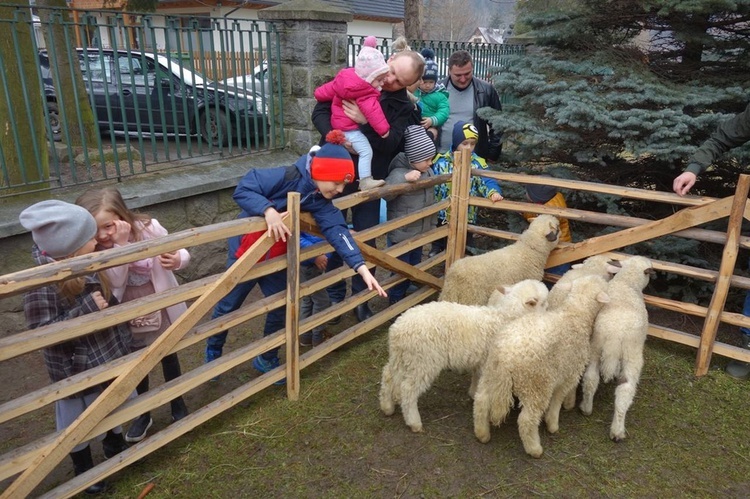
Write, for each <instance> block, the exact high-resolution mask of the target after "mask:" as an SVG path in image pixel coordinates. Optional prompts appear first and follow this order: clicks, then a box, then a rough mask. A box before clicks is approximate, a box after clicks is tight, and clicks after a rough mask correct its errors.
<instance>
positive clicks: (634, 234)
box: [547, 197, 734, 267]
mask: <svg viewBox="0 0 750 499" xmlns="http://www.w3.org/2000/svg"><path fill="white" fill-rule="evenodd" d="M733 199H734V197H728V198H724V199H721V200H718V201H714V202H711V203H707V204H705V205H702V206H692V207H690V208H685V209H683V210H680V211H678V212H677V213H675V214H674V215H671V216H668V217H666V218H663V219H661V220H656V221H654V222H650V223H647V224H644V225H641V226H639V227H633V228H630V229H624V230H621V231H618V232H615V233H613V234H607V235H604V236H598V237H592V238H591V239H588V240H586V241H583V242H579V243H575V244H571V245H570V246H565V247H563V248H558V249H557V250H556V251H555V252H554V254H552V255H550V258H549V260H547V265H548V266H550V267H554V266H555V265H560V264H561V263H563V262H572V261H574V260H578V259H580V258H582V257H583V256H584V255H586V254H589V255H590V254H599V253H604V252H606V251H611V250H614V249H617V248H624V247H626V246H631V245H633V244H636V243H640V242H642V241H647V240H649V239H654V238H656V237H659V236H666V235H668V234H672V233H674V232H677V231H679V230H683V229H686V228H688V227H694V226H696V225H700V224H704V223H706V222H711V221H713V220H716V219H718V218H722V217H726V216H727V215H729V209H730V208H731V206H732V201H733Z"/></svg>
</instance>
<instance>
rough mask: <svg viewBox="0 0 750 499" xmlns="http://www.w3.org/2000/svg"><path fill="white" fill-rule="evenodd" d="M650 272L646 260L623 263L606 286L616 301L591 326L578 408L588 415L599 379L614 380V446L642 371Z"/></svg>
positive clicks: (611, 435)
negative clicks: (592, 326)
mask: <svg viewBox="0 0 750 499" xmlns="http://www.w3.org/2000/svg"><path fill="white" fill-rule="evenodd" d="M653 272H654V270H653V268H652V265H651V261H650V260H649V259H648V258H644V257H642V256H634V257H632V258H629V259H628V260H626V261H624V262H623V263H622V269H621V270H620V271H619V272H618V273H617V275H616V276H615V277H614V278H613V279H612V281H611V282H610V283H609V290H608V293H609V295H610V296H612V297H615V299H614V300H613V301H612V302H611V303H608V304H606V305H604V307H602V309H601V311H600V312H599V316H598V317H597V318H596V321H595V322H594V334H593V336H592V337H591V355H590V359H589V365H588V367H587V368H586V372H585V374H584V375H583V383H582V384H583V400H582V401H581V404H580V406H579V408H580V409H581V412H582V413H584V414H585V415H587V416H589V415H591V411H592V409H593V402H594V394H595V393H596V389H597V387H598V386H599V377H600V376H601V378H603V379H604V381H605V382H607V381H610V380H612V379H615V378H617V388H616V389H615V414H614V417H613V419H612V426H611V427H610V430H609V438H611V439H612V440H614V441H615V442H619V441H620V440H622V439H624V438H625V435H626V432H625V414H626V413H627V412H628V409H629V408H630V405H631V404H632V403H633V397H635V391H636V388H637V387H638V380H639V379H640V376H641V369H642V368H643V344H644V343H645V342H646V335H647V332H648V312H647V311H646V303H645V301H644V299H643V288H645V287H646V285H647V284H648V281H649V278H650V276H651V274H652V273H653Z"/></svg>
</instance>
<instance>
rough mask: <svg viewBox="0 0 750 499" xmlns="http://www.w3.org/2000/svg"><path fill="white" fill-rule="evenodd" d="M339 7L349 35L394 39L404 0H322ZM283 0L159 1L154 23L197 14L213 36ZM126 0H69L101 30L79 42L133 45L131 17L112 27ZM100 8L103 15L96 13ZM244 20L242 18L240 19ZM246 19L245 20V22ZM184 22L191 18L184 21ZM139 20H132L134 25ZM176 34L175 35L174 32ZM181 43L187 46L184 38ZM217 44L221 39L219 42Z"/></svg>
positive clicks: (148, 45)
mask: <svg viewBox="0 0 750 499" xmlns="http://www.w3.org/2000/svg"><path fill="white" fill-rule="evenodd" d="M321 1H323V2H326V3H329V4H331V5H333V6H335V7H338V8H339V9H341V10H342V11H345V12H350V13H351V14H352V16H353V18H354V19H353V21H352V22H350V23H349V26H348V33H349V34H350V35H361V36H366V35H373V36H376V37H378V38H391V36H392V33H393V24H396V23H400V22H403V20H404V0H321ZM281 3H284V2H281V1H276V2H271V1H262V0H247V1H237V2H230V1H226V0H225V1H223V2H222V1H221V0H158V6H157V8H156V12H155V13H154V14H152V15H151V18H152V19H153V25H154V26H160V27H165V26H167V21H166V19H167V17H168V16H171V15H172V16H177V15H181V16H194V17H196V18H198V20H199V30H205V31H203V32H202V34H200V35H199V34H198V33H196V34H195V36H196V37H199V36H203V37H207V36H210V35H208V33H209V32H210V29H211V26H212V24H214V23H217V22H219V23H221V24H222V25H223V24H224V23H228V24H229V25H230V26H231V24H232V23H233V22H234V21H238V22H239V23H240V25H241V29H246V25H247V26H250V23H251V22H252V21H255V20H257V19H258V11H259V10H262V9H266V8H268V7H273V6H275V5H279V4H281ZM125 4H126V1H125V0H68V5H69V6H70V7H71V9H74V10H73V13H74V14H73V15H74V18H76V21H79V19H78V17H79V16H80V11H81V10H84V11H88V13H89V14H91V13H94V16H95V17H96V18H97V23H98V24H99V25H100V27H101V28H102V29H99V30H98V31H99V32H98V33H95V34H94V33H93V31H95V30H91V29H89V31H91V32H92V33H91V35H90V36H89V38H90V39H89V40H78V44H79V45H82V44H88V45H91V44H94V43H95V44H99V43H100V44H101V46H102V47H105V48H108V47H113V46H117V47H122V46H125V37H127V36H130V37H131V40H130V41H131V45H133V41H134V40H133V39H132V37H133V34H132V33H130V32H129V31H131V30H128V23H129V22H130V20H129V19H127V18H130V17H131V16H126V19H125V26H124V27H122V28H120V29H111V28H110V27H111V26H115V25H116V22H115V16H114V13H113V11H118V10H122V9H124V7H125ZM97 11H101V14H97V13H96V12H97ZM240 20H241V21H240ZM243 21H245V22H243ZM182 22H183V23H186V22H188V20H183V21H182ZM258 22H259V23H260V24H261V29H264V27H263V26H264V23H263V21H258ZM135 24H136V22H133V25H135ZM248 29H249V28H248ZM175 36H176V35H175ZM162 38H163V37H162ZM175 41H176V40H171V41H166V40H164V39H159V37H156V38H155V39H153V40H151V39H149V40H141V41H140V42H139V44H138V46H140V47H141V48H144V49H149V50H154V51H162V50H164V49H165V46H170V47H174V46H175V45H176V44H175ZM208 41H209V40H207V39H205V38H204V39H203V40H202V42H203V45H204V46H206V45H208ZM182 42H183V43H182V46H185V45H187V43H186V42H185V40H182ZM193 42H194V46H197V45H198V43H197V40H193ZM216 42H217V43H218V41H216Z"/></svg>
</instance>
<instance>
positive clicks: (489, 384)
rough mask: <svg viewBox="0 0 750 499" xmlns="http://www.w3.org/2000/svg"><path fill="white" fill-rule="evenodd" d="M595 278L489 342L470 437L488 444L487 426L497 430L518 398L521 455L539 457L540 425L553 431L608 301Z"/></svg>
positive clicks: (580, 282) (587, 278) (586, 279)
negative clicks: (522, 452)
mask: <svg viewBox="0 0 750 499" xmlns="http://www.w3.org/2000/svg"><path fill="white" fill-rule="evenodd" d="M606 290H607V282H606V281H605V280H604V279H603V278H602V277H600V276H585V277H582V278H580V279H577V280H575V281H574V282H573V283H572V285H571V290H570V293H569V294H568V297H567V298H566V300H565V302H564V303H563V304H562V305H561V306H559V307H558V308H557V309H556V310H548V311H546V312H542V313H539V314H528V315H525V316H523V317H520V318H518V319H516V320H514V321H512V322H510V323H508V324H507V325H506V326H505V327H504V328H503V329H502V330H500V331H499V332H498V333H497V334H496V335H495V337H494V339H493V340H492V341H491V342H490V347H489V350H488V351H487V355H486V360H485V363H484V364H483V366H482V368H481V375H480V378H479V384H478V386H477V391H476V394H475V397H474V434H475V435H476V437H477V438H478V439H479V441H480V442H488V441H489V440H490V421H491V422H492V423H493V424H496V425H499V424H500V423H501V422H502V421H503V420H504V419H505V417H506V416H507V414H508V412H509V411H510V409H511V408H512V407H513V402H514V399H513V396H514V395H515V396H516V397H518V399H519V402H520V406H521V413H520V414H519V416H518V433H519V434H520V436H521V440H522V442H523V447H524V449H525V450H526V453H527V454H529V455H530V456H533V457H541V455H542V452H543V449H542V446H541V443H540V441H539V423H540V421H541V419H542V416H544V420H545V422H546V424H547V430H548V431H549V432H550V433H555V432H557V430H558V421H559V417H560V406H561V405H562V402H563V399H564V397H565V395H566V394H568V393H569V392H570V390H571V389H573V388H575V386H576V385H577V383H578V380H579V379H580V378H581V374H583V371H584V369H585V368H586V362H587V361H588V358H589V342H590V336H591V329H592V326H593V323H594V319H595V318H596V315H597V313H598V312H599V309H600V308H601V306H602V303H605V302H607V301H609V296H608V295H607V292H606Z"/></svg>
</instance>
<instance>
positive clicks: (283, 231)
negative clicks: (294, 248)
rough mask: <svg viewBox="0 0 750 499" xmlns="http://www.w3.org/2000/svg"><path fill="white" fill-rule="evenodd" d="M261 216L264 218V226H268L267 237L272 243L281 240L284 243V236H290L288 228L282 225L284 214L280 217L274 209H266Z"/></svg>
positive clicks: (290, 232)
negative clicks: (270, 238) (271, 239)
mask: <svg viewBox="0 0 750 499" xmlns="http://www.w3.org/2000/svg"><path fill="white" fill-rule="evenodd" d="M263 216H264V217H265V218H266V224H267V225H268V232H267V236H268V237H272V238H273V240H274V241H278V240H279V239H281V240H282V241H284V242H286V236H288V235H291V234H292V231H291V230H289V227H287V226H286V225H284V217H285V216H286V212H284V215H281V214H280V213H279V212H278V211H276V209H275V208H267V209H266V211H265V212H264V213H263Z"/></svg>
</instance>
